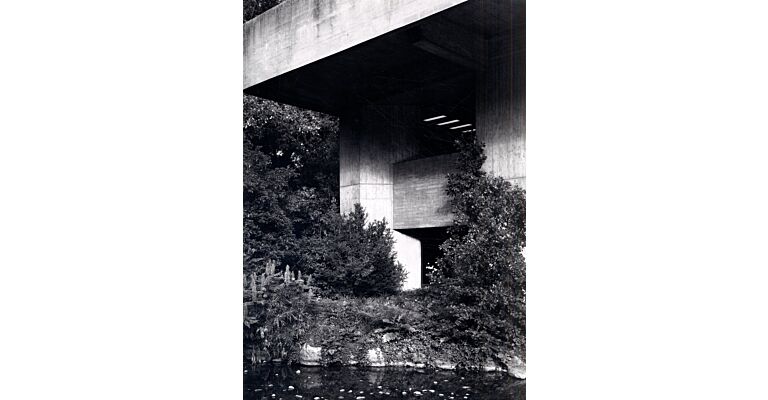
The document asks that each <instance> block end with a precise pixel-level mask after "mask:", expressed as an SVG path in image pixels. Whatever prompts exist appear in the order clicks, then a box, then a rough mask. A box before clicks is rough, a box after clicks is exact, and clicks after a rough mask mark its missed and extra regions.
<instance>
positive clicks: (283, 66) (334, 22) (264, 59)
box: [243, 0, 468, 89]
mask: <svg viewBox="0 0 768 400" xmlns="http://www.w3.org/2000/svg"><path fill="white" fill-rule="evenodd" d="M467 1H468V0H287V1H285V2H283V3H281V4H280V5H278V6H276V7H274V8H272V9H270V10H268V11H267V12H265V13H263V14H261V15H259V16H258V17H256V18H254V19H252V20H250V21H248V22H246V23H245V24H244V26H243V45H244V48H243V71H244V76H243V88H244V89H247V88H249V87H251V86H254V85H256V84H259V83H261V82H264V81H267V80H269V79H271V78H274V77H276V76H279V75H282V74H284V73H286V72H288V71H291V70H294V69H297V68H299V67H302V66H304V65H307V64H309V63H312V62H315V61H318V60H320V59H323V58H325V57H328V56H331V55H333V54H336V53H338V52H340V51H343V50H345V49H349V48H351V47H353V46H355V45H358V44H360V43H363V42H365V41H367V40H370V39H373V38H375V37H378V36H381V35H383V34H386V33H388V32H391V31H394V30H396V29H399V28H402V27H404V26H406V25H408V24H411V23H414V22H417V21H419V20H422V19H424V18H426V17H428V16H430V15H433V14H436V13H439V12H441V11H444V10H447V9H448V8H451V7H453V6H455V5H458V4H461V3H464V2H467Z"/></svg>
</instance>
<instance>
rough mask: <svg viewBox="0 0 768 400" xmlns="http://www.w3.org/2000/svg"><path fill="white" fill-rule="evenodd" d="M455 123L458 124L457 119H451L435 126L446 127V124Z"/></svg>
mask: <svg viewBox="0 0 768 400" xmlns="http://www.w3.org/2000/svg"><path fill="white" fill-rule="evenodd" d="M455 122H459V120H458V119H452V120H450V121H445V122H443V123H439V124H437V125H448V124H453V123H455Z"/></svg>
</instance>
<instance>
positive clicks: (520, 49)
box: [476, 29, 525, 188]
mask: <svg viewBox="0 0 768 400" xmlns="http://www.w3.org/2000/svg"><path fill="white" fill-rule="evenodd" d="M521 31H522V32H521V33H520V34H518V35H517V36H513V35H511V34H509V33H506V34H503V35H501V36H497V37H494V38H491V39H489V41H488V48H489V51H488V58H487V68H486V69H485V71H483V72H482V73H480V74H479V77H478V84H477V92H476V118H477V121H476V122H477V137H478V139H479V140H480V141H482V142H484V143H485V154H486V156H487V159H486V161H485V165H484V166H483V168H484V169H485V170H486V171H488V172H492V173H494V174H495V175H498V176H501V177H503V178H504V179H506V180H508V181H510V182H511V183H512V184H517V185H519V186H521V187H522V188H525V47H524V46H525V36H524V29H522V30H521Z"/></svg>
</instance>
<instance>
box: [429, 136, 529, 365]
mask: <svg viewBox="0 0 768 400" xmlns="http://www.w3.org/2000/svg"><path fill="white" fill-rule="evenodd" d="M457 145H458V147H459V150H460V153H459V162H458V171H457V172H455V173H452V174H449V176H448V186H447V192H448V195H449V197H450V199H451V207H452V211H453V212H454V214H455V217H454V225H453V226H451V227H450V228H449V230H448V233H449V239H448V240H446V241H445V243H443V244H442V245H441V250H442V251H443V253H444V255H443V257H441V258H440V259H438V261H437V262H436V265H435V270H434V272H433V274H432V276H431V280H432V282H434V284H433V287H432V291H433V292H435V293H437V294H438V295H439V297H440V298H441V301H440V302H439V303H438V304H437V306H436V308H437V313H436V316H435V320H436V321H437V322H438V323H437V324H436V329H438V330H442V331H443V332H444V333H445V334H446V335H450V336H451V337H453V338H454V339H455V340H457V341H462V342H467V343H473V344H475V345H476V346H477V347H478V348H483V349H492V348H493V347H496V346H498V347H501V346H505V345H507V344H509V343H512V344H513V345H515V347H517V348H518V350H523V351H524V348H523V347H524V344H525V259H524V257H523V255H522V249H523V247H524V246H525V192H524V191H523V190H522V189H520V188H519V187H514V186H512V185H511V184H510V183H509V182H507V181H505V180H504V179H502V178H500V177H496V176H491V175H489V174H487V173H486V172H484V171H483V170H482V169H481V167H482V165H483V162H484V161H485V156H484V155H483V146H482V144H480V143H478V142H477V141H476V139H475V138H474V136H470V135H466V136H464V137H462V139H461V140H459V141H458V143H457Z"/></svg>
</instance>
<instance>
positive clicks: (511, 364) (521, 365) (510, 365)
mask: <svg viewBox="0 0 768 400" xmlns="http://www.w3.org/2000/svg"><path fill="white" fill-rule="evenodd" d="M499 360H500V361H501V362H502V363H503V364H504V367H505V369H506V370H507V373H508V374H510V375H512V376H514V377H515V378H517V379H525V370H526V368H525V362H523V360H521V359H520V357H518V356H515V355H500V356H499Z"/></svg>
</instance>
